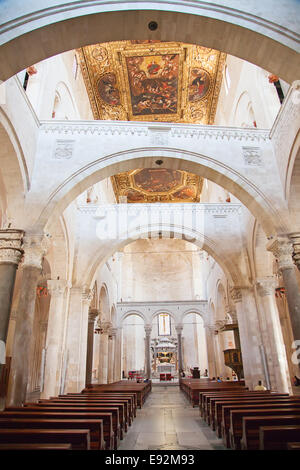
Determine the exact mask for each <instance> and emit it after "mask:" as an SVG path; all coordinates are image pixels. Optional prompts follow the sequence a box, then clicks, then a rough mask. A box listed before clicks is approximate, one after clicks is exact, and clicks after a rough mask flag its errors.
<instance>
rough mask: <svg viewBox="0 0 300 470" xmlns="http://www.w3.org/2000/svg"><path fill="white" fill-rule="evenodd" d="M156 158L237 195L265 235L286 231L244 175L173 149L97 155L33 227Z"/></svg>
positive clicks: (57, 194) (70, 180) (279, 217)
mask: <svg viewBox="0 0 300 470" xmlns="http://www.w3.org/2000/svg"><path fill="white" fill-rule="evenodd" d="M158 157H160V158H161V157H163V158H164V168H171V169H175V170H176V169H178V170H180V169H184V170H185V171H189V172H191V173H195V174H198V175H200V176H203V177H205V178H207V179H209V180H211V181H213V182H215V183H216V184H218V185H220V186H222V187H223V188H225V189H226V190H227V191H228V192H229V193H231V194H233V195H234V196H236V197H237V198H238V199H239V200H240V201H241V202H242V203H243V204H244V205H245V206H246V207H247V208H248V209H249V211H250V212H251V213H252V214H253V215H254V217H255V218H256V219H258V220H259V221H260V223H261V224H262V226H263V228H264V230H265V232H266V234H273V233H274V231H275V227H276V228H277V230H279V231H281V232H286V231H288V229H287V228H286V223H285V221H284V220H283V218H282V215H281V214H280V213H278V211H277V210H276V208H274V204H272V203H271V201H269V200H268V198H267V197H266V196H265V195H264V194H263V193H262V191H261V189H260V188H258V187H256V186H255V185H254V184H253V183H252V182H250V181H249V180H248V179H247V178H246V177H245V176H243V175H241V174H239V173H238V172H237V171H236V170H234V169H232V168H231V167H230V166H228V165H224V164H223V163H220V162H218V161H217V160H216V159H214V158H211V157H209V156H206V155H201V154H198V153H196V152H191V151H185V150H178V149H174V148H164V149H161V148H145V149H131V150H128V151H123V152H118V153H116V154H111V155H108V156H107V157H104V158H100V159H98V160H96V161H94V162H92V163H90V164H88V165H86V166H84V167H83V168H81V169H80V170H78V171H77V172H76V173H74V174H73V175H71V176H70V177H69V178H68V179H67V180H65V181H64V182H63V183H62V184H61V185H60V186H59V187H58V188H57V189H56V190H55V191H54V192H53V193H52V194H51V195H50V197H49V198H48V202H47V205H46V206H45V207H44V209H43V211H42V212H41V214H40V216H39V219H38V221H37V222H36V228H37V229H42V228H43V227H44V226H45V225H46V224H47V222H48V221H49V218H50V217H51V218H50V222H48V223H51V219H52V218H53V217H58V216H59V215H60V214H61V213H62V212H63V211H64V210H65V209H66V207H67V206H68V205H69V204H70V203H71V202H72V201H73V200H74V199H75V198H76V197H78V196H79V195H80V194H81V193H82V192H83V191H85V190H86V189H88V188H89V187H90V186H93V185H94V184H96V183H97V182H99V181H101V180H102V179H104V178H107V177H109V176H112V175H114V174H116V173H121V172H126V171H129V170H132V169H135V168H146V167H148V168H149V167H150V168H151V167H154V165H155V160H156V158H158Z"/></svg>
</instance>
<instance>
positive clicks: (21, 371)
mask: <svg viewBox="0 0 300 470" xmlns="http://www.w3.org/2000/svg"><path fill="white" fill-rule="evenodd" d="M46 251H47V241H46V240H44V238H43V236H30V237H27V238H25V239H24V260H23V269H22V283H21V291H20V297H19V303H18V308H17V322H16V328H15V334H14V341H13V357H12V362H11V371H10V380H9V389H8V405H9V406H22V405H23V403H24V402H25V401H26V393H27V384H28V380H29V374H30V372H29V369H30V364H29V354H30V345H31V340H32V333H33V322H34V312H35V301H36V289H37V284H38V280H39V277H40V276H41V270H42V260H43V256H44V255H45V253H46Z"/></svg>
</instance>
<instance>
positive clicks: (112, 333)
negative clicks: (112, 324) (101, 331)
mask: <svg viewBox="0 0 300 470" xmlns="http://www.w3.org/2000/svg"><path fill="white" fill-rule="evenodd" d="M117 332H118V328H110V329H109V333H108V334H109V336H110V337H111V338H115V337H116V336H117Z"/></svg>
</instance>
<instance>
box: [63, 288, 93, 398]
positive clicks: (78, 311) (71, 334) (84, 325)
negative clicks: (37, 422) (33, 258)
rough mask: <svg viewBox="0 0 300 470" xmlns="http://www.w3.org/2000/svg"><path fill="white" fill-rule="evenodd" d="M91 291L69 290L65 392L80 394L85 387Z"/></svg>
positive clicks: (82, 289) (83, 289) (84, 289)
mask: <svg viewBox="0 0 300 470" xmlns="http://www.w3.org/2000/svg"><path fill="white" fill-rule="evenodd" d="M92 299H93V291H92V290H90V289H86V288H85V287H81V286H78V287H77V286H76V287H72V288H71V289H70V300H69V314H68V322H67V338H66V348H67V351H66V356H67V357H68V364H67V377H66V385H65V387H66V392H67V393H68V392H76V393H77V392H81V390H82V389H83V388H84V387H85V378H86V373H85V372H86V356H87V333H88V311H89V306H90V303H91V301H92Z"/></svg>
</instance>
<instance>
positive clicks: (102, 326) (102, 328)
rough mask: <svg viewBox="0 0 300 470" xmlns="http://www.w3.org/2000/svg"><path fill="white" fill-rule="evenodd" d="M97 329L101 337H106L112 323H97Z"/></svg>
mask: <svg viewBox="0 0 300 470" xmlns="http://www.w3.org/2000/svg"><path fill="white" fill-rule="evenodd" d="M97 327H98V328H99V329H100V333H101V334H102V335H108V334H109V331H110V329H111V328H112V323H111V322H110V321H101V320H100V321H98V322H97Z"/></svg>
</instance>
